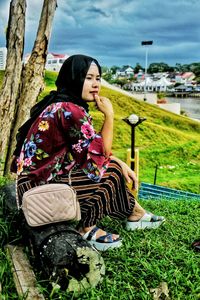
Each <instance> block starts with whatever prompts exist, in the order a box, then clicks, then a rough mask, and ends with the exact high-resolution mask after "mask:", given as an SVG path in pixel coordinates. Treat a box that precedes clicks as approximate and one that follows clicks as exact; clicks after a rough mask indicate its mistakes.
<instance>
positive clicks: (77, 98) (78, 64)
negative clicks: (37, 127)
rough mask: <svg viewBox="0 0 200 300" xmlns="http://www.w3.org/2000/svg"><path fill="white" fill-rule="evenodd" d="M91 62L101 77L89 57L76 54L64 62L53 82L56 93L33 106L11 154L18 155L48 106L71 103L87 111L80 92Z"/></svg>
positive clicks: (51, 93) (53, 92)
mask: <svg viewBox="0 0 200 300" xmlns="http://www.w3.org/2000/svg"><path fill="white" fill-rule="evenodd" d="M92 62H94V63H95V64H96V65H97V67H98V69H99V73H100V76H101V67H100V65H99V63H98V61H97V60H96V59H94V58H92V57H90V56H86V55H81V54H78V55H72V56H70V57H69V58H67V59H66V60H65V62H64V63H63V65H62V67H61V69H60V72H59V74H58V77H57V79H56V82H55V84H56V86H57V91H51V92H50V94H49V95H47V96H46V97H44V99H43V100H41V101H40V102H39V103H37V104H36V105H34V106H33V107H32V108H31V111H30V119H28V121H26V123H24V124H23V125H22V126H21V127H20V128H19V130H18V133H17V136H16V139H17V145H16V149H15V151H14V153H13V154H14V155H15V156H18V155H19V154H20V151H21V148H22V145H23V143H24V140H25V138H26V136H27V133H28V131H29V129H30V127H31V125H32V124H33V122H34V121H35V120H36V118H37V117H38V116H39V115H40V114H41V112H42V111H43V110H44V109H45V108H46V107H47V106H49V105H50V104H52V103H57V102H73V103H75V104H77V105H79V106H82V107H83V108H85V110H86V111H88V104H87V103H86V102H85V101H83V100H82V90H83V84H84V80H85V77H86V75H87V72H88V70H89V68H90V65H91V63H92Z"/></svg>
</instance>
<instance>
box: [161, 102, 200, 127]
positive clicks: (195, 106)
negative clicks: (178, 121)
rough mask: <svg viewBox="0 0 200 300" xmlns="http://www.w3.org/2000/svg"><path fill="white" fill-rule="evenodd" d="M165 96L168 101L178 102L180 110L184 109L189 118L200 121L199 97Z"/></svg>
mask: <svg viewBox="0 0 200 300" xmlns="http://www.w3.org/2000/svg"><path fill="white" fill-rule="evenodd" d="M165 98H166V100H167V101H168V103H180V104H181V110H182V111H184V112H185V113H186V114H187V116H188V117H189V118H192V119H197V120H199V121H200V98H175V97H165Z"/></svg>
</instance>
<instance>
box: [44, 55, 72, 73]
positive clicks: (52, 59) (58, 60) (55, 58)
mask: <svg viewBox="0 0 200 300" xmlns="http://www.w3.org/2000/svg"><path fill="white" fill-rule="evenodd" d="M68 57H69V55H67V54H56V53H48V54H47V61H46V66H45V69H46V70H49V71H55V72H59V71H60V68H61V66H62V64H63V62H64V61H65V60H66V59H67V58H68Z"/></svg>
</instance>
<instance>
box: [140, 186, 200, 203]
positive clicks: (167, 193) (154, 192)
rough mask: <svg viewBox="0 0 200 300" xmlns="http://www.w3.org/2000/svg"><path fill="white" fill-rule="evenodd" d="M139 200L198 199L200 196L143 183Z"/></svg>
mask: <svg viewBox="0 0 200 300" xmlns="http://www.w3.org/2000/svg"><path fill="white" fill-rule="evenodd" d="M138 198H139V199H198V200H200V194H195V193H190V192H185V191H181V190H176V189H171V188H167V187H164V186H159V185H154V184H150V183H145V182H142V183H141V185H140V188H139V193H138Z"/></svg>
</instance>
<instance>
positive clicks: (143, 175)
mask: <svg viewBox="0 0 200 300" xmlns="http://www.w3.org/2000/svg"><path fill="white" fill-rule="evenodd" d="M0 75H1V76H0V77H2V72H1V73H0ZM56 77H57V73H55V72H46V76H45V82H46V88H45V91H43V93H41V95H40V97H39V98H40V99H41V98H42V97H43V96H44V95H46V94H47V93H48V92H49V91H50V90H52V89H55V85H54V82H55V79H56ZM0 79H1V78H0ZM0 81H1V80H0ZM0 84H1V82H0ZM101 95H103V96H106V97H108V98H109V99H110V100H111V101H112V103H113V107H114V111H115V120H114V122H115V125H114V142H113V153H114V154H115V155H117V156H118V157H120V158H121V159H123V160H126V154H127V149H128V148H130V146H131V128H130V126H129V125H127V124H126V123H125V122H124V121H123V120H122V119H123V118H125V117H127V116H129V115H131V114H137V115H138V116H140V117H145V118H146V121H144V122H143V123H142V124H140V125H139V126H137V127H136V137H135V138H136V146H137V147H138V148H139V150H140V177H139V179H140V181H145V182H149V183H153V182H154V175H155V167H156V165H157V166H158V174H157V182H156V183H157V184H159V185H166V186H169V187H174V188H179V189H183V190H188V191H192V192H195V193H200V184H199V171H200V123H199V122H197V121H194V120H191V119H189V118H187V117H184V116H178V115H176V114H173V113H171V112H168V111H165V110H163V109H160V108H159V107H157V106H156V105H152V104H148V103H146V102H143V101H139V100H135V99H133V98H132V97H129V96H126V95H124V94H122V93H120V92H118V91H114V90H111V89H108V88H106V87H102V90H101ZM90 111H91V114H92V116H93V120H94V124H95V127H96V128H97V130H100V128H101V126H102V121H103V117H102V114H101V113H100V112H98V111H96V109H95V107H94V104H91V105H90Z"/></svg>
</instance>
